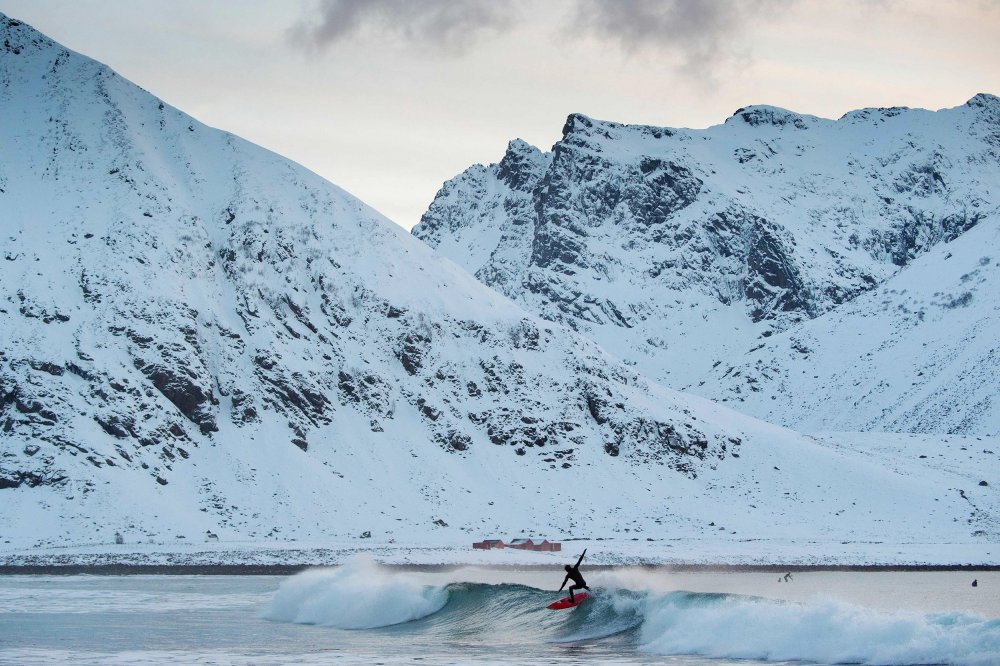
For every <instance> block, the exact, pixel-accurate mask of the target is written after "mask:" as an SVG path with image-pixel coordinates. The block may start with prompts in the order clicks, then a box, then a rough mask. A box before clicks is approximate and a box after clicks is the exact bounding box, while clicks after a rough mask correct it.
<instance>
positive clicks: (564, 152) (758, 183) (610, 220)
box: [414, 95, 1000, 386]
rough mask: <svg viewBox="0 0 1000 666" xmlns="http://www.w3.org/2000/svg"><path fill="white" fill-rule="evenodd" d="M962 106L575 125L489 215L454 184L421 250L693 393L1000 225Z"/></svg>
mask: <svg viewBox="0 0 1000 666" xmlns="http://www.w3.org/2000/svg"><path fill="white" fill-rule="evenodd" d="M995 100H996V98H995V97H993V96H991V95H983V96H977V97H976V98H973V101H971V102H970V104H971V105H973V106H975V107H976V108H977V109H979V108H982V109H987V110H988V109H991V108H993V107H994V106H995ZM966 108H967V107H960V108H956V109H946V110H942V111H938V112H930V111H925V110H910V109H906V108H902V107H895V108H886V109H861V110H858V111H853V112H850V113H848V114H845V116H844V117H843V118H842V119H841V120H840V121H837V122H835V121H831V120H823V119H819V118H816V117H814V116H809V115H802V114H797V113H794V112H792V111H788V110H785V109H781V108H778V107H773V106H751V107H746V108H744V109H740V110H739V111H737V113H736V114H734V115H733V117H731V118H730V119H728V120H727V121H726V122H725V123H724V124H723V125H720V126H715V127H710V128H708V129H706V130H700V131H699V130H672V129H667V128H651V127H648V126H640V125H623V124H619V123H613V122H608V121H599V120H594V119H592V118H589V117H587V116H584V115H581V114H574V115H571V116H570V117H569V119H568V120H567V123H566V127H565V128H564V132H565V136H564V138H563V140H562V141H560V142H558V143H557V144H556V145H555V146H554V147H553V150H552V152H551V153H550V154H548V160H547V162H544V163H543V162H540V161H539V162H535V163H534V165H536V166H537V167H538V170H537V171H536V170H534V169H533V170H532V175H531V177H530V178H525V179H523V180H520V181H518V188H519V189H518V190H517V194H516V196H515V195H514V192H513V190H511V189H510V188H509V187H506V186H505V188H502V189H497V188H495V187H492V186H491V185H490V183H491V182H493V181H496V180H497V179H498V172H499V167H498V166H497V165H491V166H490V167H487V169H486V171H485V172H478V175H477V178H478V180H477V181H476V182H477V191H478V192H480V193H483V195H484V196H486V201H483V200H482V199H479V200H477V205H478V206H479V208H477V209H476V210H471V209H468V208H466V209H462V207H461V206H458V205H451V203H454V202H458V201H459V200H460V199H461V194H460V193H459V191H460V190H461V185H460V183H461V182H466V181H465V176H462V177H459V178H457V179H455V181H452V183H450V184H449V185H446V187H445V188H443V189H442V192H441V194H440V195H439V197H438V198H436V199H435V202H434V203H433V204H432V205H431V208H430V209H429V210H428V214H427V215H426V216H425V217H424V223H423V224H422V225H421V226H420V227H418V228H415V229H414V234H415V235H417V236H418V237H420V238H421V239H424V240H426V241H427V242H428V243H430V244H431V245H432V246H433V247H436V248H438V249H439V250H440V251H442V252H444V253H445V254H448V255H449V256H453V257H456V260H459V259H458V258H459V257H461V258H462V259H461V260H462V261H465V264H464V265H465V266H466V267H467V269H468V270H469V271H470V272H473V273H475V274H476V276H477V277H479V279H481V280H482V281H484V282H485V283H486V284H488V285H490V286H492V287H494V288H496V289H498V290H500V291H502V292H503V293H504V294H506V295H508V296H509V297H511V298H513V299H515V300H517V301H518V302H519V303H521V304H522V305H524V306H525V307H527V308H528V309H530V310H532V311H534V312H536V313H538V314H540V315H542V316H543V317H545V318H547V319H550V320H553V321H558V322H563V323H566V324H568V325H569V326H571V327H573V328H575V329H576V330H578V331H580V332H581V333H582V334H584V335H587V336H589V337H591V338H592V339H594V340H596V341H597V342H598V343H599V344H601V345H602V346H604V347H605V348H607V349H609V350H611V351H612V352H613V353H615V354H617V355H619V356H621V357H622V358H624V359H626V361H627V362H628V363H632V364H635V366H636V367H640V368H642V369H643V371H644V372H646V373H647V374H649V375H651V376H653V377H655V378H657V379H659V380H661V381H664V382H666V383H668V384H674V385H680V386H692V385H694V386H697V385H698V382H699V381H701V380H702V379H703V377H705V376H706V373H708V372H709V371H710V370H711V369H712V367H713V366H716V365H717V364H720V363H721V362H722V361H721V359H724V358H727V357H729V356H730V355H733V354H736V355H739V354H742V353H744V352H745V350H746V349H748V348H752V347H754V346H755V345H756V344H759V342H757V341H758V340H759V339H766V338H767V337H768V336H772V335H776V334H779V333H781V332H783V331H791V330H793V329H795V328H796V327H798V326H800V325H802V324H803V323H804V322H806V321H809V320H812V319H815V318H818V317H822V316H824V315H825V314H826V313H828V312H831V311H833V310H835V309H837V308H838V307H840V306H842V305H844V304H846V303H848V302H850V301H852V300H854V299H855V298H857V297H858V296H860V295H862V294H864V293H867V292H870V291H872V290H874V289H875V288H877V287H878V286H879V285H881V284H882V283H884V282H885V281H886V280H888V279H890V278H892V277H893V276H894V275H895V274H896V273H897V272H899V271H900V269H904V268H906V267H908V266H909V265H910V264H911V263H912V262H913V261H914V260H915V259H916V258H918V257H920V256H921V255H923V254H924V253H926V252H928V251H929V250H931V249H932V248H934V247H936V246H937V245H939V244H941V243H948V242H952V241H954V240H955V239H956V238H958V237H960V236H961V235H962V234H964V233H967V232H968V231H969V230H970V229H972V228H974V227H975V226H976V225H978V224H980V223H981V222H982V221H983V220H985V219H988V217H989V216H990V215H991V214H992V212H993V211H995V210H997V208H998V203H997V202H998V195H1000V192H998V191H997V186H996V183H997V182H1000V165H998V163H997V161H996V157H995V155H996V132H995V131H994V130H991V129H990V127H986V126H984V125H983V124H982V122H981V121H980V122H974V123H970V121H969V116H970V114H968V113H966V112H965V109H966ZM977 117H980V116H977ZM981 117H983V118H987V121H986V122H992V121H989V120H988V119H989V118H990V117H991V116H990V115H989V114H987V115H985V116H981ZM734 130H738V131H734ZM695 139H697V140H695ZM970 164H975V165H976V168H969V166H968V165H970ZM456 188H457V190H456ZM491 192H492V193H495V195H490V194H486V193H491ZM446 194H447V196H445V195H446ZM446 202H450V203H449V206H450V207H449V208H448V215H447V218H446V219H447V224H448V226H449V227H450V228H451V229H453V230H454V231H453V232H452V233H449V234H442V235H440V236H439V237H436V238H435V237H432V235H431V234H428V233H426V230H425V226H424V225H427V226H426V228H427V229H433V228H434V227H435V225H437V224H441V223H442V222H443V221H444V219H445V218H439V217H438V216H437V214H436V213H435V211H436V210H437V209H438V207H439V206H442V205H444V204H445V203H446ZM484 210H488V211H490V213H489V215H483V214H482V213H481V211H484ZM436 220H437V221H436ZM487 229H504V230H505V231H504V232H503V233H502V234H497V233H493V232H490V231H487ZM515 230H516V231H515ZM528 233H531V234H532V235H531V237H530V242H529V241H527V240H525V236H526V234H528ZM476 258H481V261H477V260H476ZM687 340H697V341H698V344H697V346H698V347H699V350H700V351H699V352H698V353H696V354H693V353H691V351H690V345H688V344H685V342H686V341H687Z"/></svg>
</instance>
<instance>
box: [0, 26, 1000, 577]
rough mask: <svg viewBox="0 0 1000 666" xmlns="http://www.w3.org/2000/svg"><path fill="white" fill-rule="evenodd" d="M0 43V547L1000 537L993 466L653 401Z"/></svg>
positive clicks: (644, 387) (449, 271)
mask: <svg viewBox="0 0 1000 666" xmlns="http://www.w3.org/2000/svg"><path fill="white" fill-rule="evenodd" d="M0 33H2V39H0V44H2V47H0V109H2V110H3V113H2V114H0V150H2V154H3V159H2V160H0V225H2V238H3V261H2V262H0V285H2V291H0V298H2V300H0V328H2V330H3V336H2V337H0V518H2V520H0V543H2V544H9V545H3V546H0V550H2V549H4V548H24V547H31V546H70V547H71V546H73V545H74V544H76V545H79V544H80V543H86V542H99V543H100V542H103V543H108V542H110V541H111V539H112V537H113V535H114V534H115V533H121V534H122V535H123V537H124V538H125V539H126V541H128V542H134V541H135V540H138V539H141V540H147V539H148V540H154V541H157V542H160V543H162V542H164V541H173V540H174V539H179V538H182V539H184V540H185V541H188V540H192V539H197V540H201V539H202V538H203V536H204V535H205V534H206V533H208V532H212V533H214V534H218V535H219V536H220V538H221V539H222V540H223V541H224V542H225V541H233V540H253V541H258V542H260V541H268V540H271V541H273V540H285V541H287V540H294V539H309V540H311V541H313V542H322V541H323V540H330V539H351V538H357V537H359V536H360V535H362V534H363V533H370V535H371V537H370V538H371V542H376V541H377V542H382V543H385V542H387V541H389V540H406V541H409V542H415V543H462V544H465V543H468V541H469V540H470V538H472V537H475V538H480V537H483V536H488V535H493V534H497V535H500V536H510V535H511V534H525V535H528V534H543V535H546V536H553V537H557V538H558V537H564V536H569V535H574V536H590V537H597V536H606V537H610V538H638V535H639V534H641V535H642V536H643V538H646V539H658V540H660V539H665V538H667V537H671V538H680V537H687V538H692V539H699V538H709V539H713V540H716V541H718V540H722V541H723V542H726V541H727V540H729V541H733V542H735V541H737V540H744V539H747V538H752V539H761V540H765V541H766V540H768V539H774V540H778V541H780V542H781V543H783V544H786V545H787V543H788V541H789V539H792V538H794V539H802V540H803V541H804V542H805V541H813V542H815V543H821V544H826V545H825V546H822V547H819V550H820V551H821V552H831V551H837V552H841V551H843V550H844V549H843V548H842V547H841V545H840V544H841V543H842V542H844V541H850V542H852V543H859V542H871V541H883V540H885V539H886V538H887V535H888V538H889V539H890V540H893V541H896V542H908V543H913V542H920V543H923V544H928V543H929V544H950V545H951V546H950V547H956V548H958V545H961V547H960V548H958V550H956V551H954V552H957V553H959V554H960V555H958V557H966V556H968V557H973V558H979V559H982V558H987V559H988V558H989V555H988V553H986V551H985V550H983V549H984V548H986V549H988V548H989V547H990V546H989V544H991V543H995V542H996V540H997V539H998V538H1000V534H998V533H997V531H996V527H995V526H996V524H997V522H996V521H995V520H994V519H993V517H994V516H995V515H996V512H997V510H998V508H1000V501H998V498H997V496H996V495H997V494H996V492H995V491H994V490H993V488H994V487H996V484H994V485H993V486H990V485H986V486H979V485H978V480H979V479H978V468H979V467H981V464H980V463H984V462H990V461H992V460H993V458H992V455H993V454H992V453H989V452H984V453H982V454H977V455H980V456H981V458H982V460H980V459H977V465H976V466H975V467H974V466H972V464H971V463H970V465H969V466H966V467H960V468H958V469H948V470H941V469H939V468H938V467H936V466H934V465H931V464H928V463H926V462H925V461H922V460H916V459H914V460H908V461H906V463H905V464H902V466H901V467H893V466H890V465H886V464H885V463H884V460H883V459H882V458H879V457H873V456H872V455H871V454H870V452H858V451H856V450H855V449H853V448H851V447H849V446H846V445H845V444H844V443H843V442H841V441H839V440H835V441H834V442H833V443H829V442H821V441H819V440H815V439H812V438H808V437H804V436H802V435H799V434H797V433H795V432H792V431H789V430H785V429H782V428H779V427H775V426H771V425H768V424H766V423H763V422H760V421H757V420H755V419H752V418H748V417H745V416H742V415H741V414H739V413H737V412H733V411H731V410H729V409H728V408H726V407H723V406H719V405H716V404H714V403H711V402H709V401H706V400H704V399H701V398H696V397H691V396H688V395H684V394H682V393H678V392H675V391H672V390H669V389H666V388H663V387H661V386H659V385H658V384H656V383H655V382H653V381H650V380H649V379H647V378H646V377H645V376H644V375H642V374H640V373H639V372H636V371H635V370H634V369H632V368H629V367H627V366H625V365H623V364H621V363H620V362H619V361H617V360H615V359H614V358H613V357H611V356H608V355H607V354H606V353H605V352H604V351H603V350H602V349H601V348H599V347H598V346H596V345H595V344H594V343H592V342H590V341H588V340H587V339H585V338H583V337H581V336H579V335H577V334H575V333H573V332H572V331H569V330H568V329H566V328H563V327H562V326H560V325H558V324H554V323H550V322H548V321H545V320H543V319H540V318H538V317H536V316H534V315H531V314H528V313H527V312H526V311H524V310H522V309H521V308H520V307H519V306H517V305H515V304H514V303H512V302H511V301H510V300H508V299H507V298H505V297H503V296H501V295H499V294H497V293H496V292H493V291H491V290H490V289H488V288H486V287H485V286H483V285H482V284H480V283H479V282H478V281H476V280H475V279H474V278H473V277H472V276H471V275H469V274H468V273H466V272H464V271H463V270H462V269H461V268H460V267H459V266H457V265H456V264H454V263H452V262H451V261H450V260H448V259H445V258H444V257H443V256H441V255H440V254H437V253H435V252H433V251H432V250H431V249H430V248H428V247H427V246H426V245H425V244H423V243H421V242H420V241H418V240H417V239H415V238H413V237H411V236H409V235H408V234H406V233H405V232H403V231H401V230H400V229H399V228H397V227H396V226H395V225H393V224H392V223H390V222H389V221H388V220H386V219H385V218H383V217H382V216H380V215H379V214H378V213H376V212H375V211H373V210H371V209H370V208H368V207H367V206H365V205H364V204H362V203H361V202H359V201H358V200H356V199H354V198H353V197H351V196H350V195H348V194H347V193H345V192H343V191H342V190H340V189H339V188H337V187H335V186H333V185H331V184H330V183H328V182H326V181H324V180H322V179H321V178H319V177H318V176H316V175H315V174H312V173H310V172H309V171H307V170H306V169H304V168H302V167H300V166H298V165H296V164H294V163H292V162H290V161H288V160H286V159H284V158H281V157H280V156H277V155H275V154H273V153H270V152H268V151H266V150H263V149H261V148H259V147H257V146H254V145H251V144H249V143H247V142H245V141H243V140H240V139H239V138H237V137H234V136H232V135H230V134H227V133H225V132H222V131H218V130H214V129H211V128H209V127H206V126H204V125H202V124H201V123H199V122H197V121H196V120H194V119H192V118H191V117H189V116H187V115H185V114H184V113H182V112H180V111H179V110H177V109H174V108H172V107H170V106H169V105H167V104H165V103H163V102H161V101H160V100H158V99H156V98H155V97H153V96H152V95H150V94H148V93H147V92H145V91H143V90H141V89H140V88H138V87H136V86H135V85H133V84H131V83H129V82H128V81H125V80H123V79H122V78H121V77H119V76H117V75H116V74H115V73H114V72H112V71H111V70H109V69H108V68H106V67H104V66H103V65H101V64H99V63H97V62H94V61H92V60H90V59H88V58H85V57H83V56H80V55H78V54H75V53H73V52H71V51H68V50H66V49H65V48H62V47H61V46H59V45H58V44H55V43H53V42H52V41H50V40H49V39H47V38H45V37H44V36H42V35H40V34H39V33H37V32H36V31H34V30H33V29H31V28H30V27H28V26H26V25H24V24H22V23H19V22H18V21H15V20H13V19H9V18H7V17H3V16H0ZM956 488H959V489H961V491H962V492H961V494H960V493H959V492H956V490H955V489H956ZM873 489H877V490H875V491H873ZM970 503H972V504H973V505H974V507H975V511H974V513H973V514H972V517H971V518H970V517H969V515H970V513H969V512H970V508H969V506H970ZM929 527H930V530H929V531H928V528H929ZM364 543H369V542H364ZM852 548H853V546H852ZM852 552H853V551H852ZM860 552H862V555H861V556H860V557H863V556H864V555H863V553H864V551H863V549H862V551H860ZM970 553H971V554H970Z"/></svg>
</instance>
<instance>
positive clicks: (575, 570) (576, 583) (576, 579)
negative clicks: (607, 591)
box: [559, 548, 590, 603]
mask: <svg viewBox="0 0 1000 666" xmlns="http://www.w3.org/2000/svg"><path fill="white" fill-rule="evenodd" d="M586 554H587V549H586V548H584V549H583V552H582V553H581V554H580V559H578V560H577V561H576V564H574V565H573V566H570V565H568V564H567V565H566V566H565V567H563V568H564V569H566V577H565V578H563V582H562V585H560V586H559V591H560V592H561V591H562V589H563V588H564V587H566V583H568V582H569V581H570V580H572V581H573V585H570V586H569V601H570V603H576V600H575V599H574V598H573V590H589V589H590V588H589V587H587V581H585V580H584V579H583V576H581V575H580V562H583V556H584V555H586Z"/></svg>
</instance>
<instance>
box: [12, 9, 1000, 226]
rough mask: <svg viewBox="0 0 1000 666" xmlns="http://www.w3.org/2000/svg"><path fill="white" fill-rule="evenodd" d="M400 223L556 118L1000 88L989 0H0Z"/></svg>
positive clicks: (539, 138)
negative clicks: (450, 183) (449, 183)
mask: <svg viewBox="0 0 1000 666" xmlns="http://www.w3.org/2000/svg"><path fill="white" fill-rule="evenodd" d="M0 12H3V13H5V14H7V15H8V16H11V17H13V18H17V19H20V20H22V21H25V22H27V23H29V24H31V25H32V26H34V27H35V28H37V29H38V30H40V31H42V32H43V33H45V34H47V35H48V36H49V37H51V38H53V39H55V40H56V41H58V42H60V43H62V44H63V45H64V46H67V47H68V48H71V49H73V50H76V51H79V52H81V53H83V54H84V55H87V56H90V57H92V58H94V59H96V60H99V61H101V62H103V63H105V64H107V65H109V66H110V67H112V68H113V69H115V70H116V71H117V72H118V73H119V74H121V75H123V76H125V77H126V78H128V79H129V80H131V81H133V82H135V83H137V84H138V85H140V86H142V87H143V88H145V89H146V90H149V91H150V92H152V93H153V94H155V95H157V96H158V97H160V98H162V99H163V100H165V101H166V102H168V103H170V104H172V105H174V106H176V107H178V108H180V109H181V110H183V111H185V112H187V113H189V114H190V115H192V116H194V117H195V118H197V119H199V120H201V121H202V122H204V123H206V124H208V125H211V126H213V127H217V128H220V129H224V130H227V131H230V132H233V133H234V134H237V135H239V136H241V137H243V138H245V139H248V140H250V141H253V142H254V143H257V144H259V145H262V146H264V147H266V148H269V149H270V150H273V151H275V152H277V153H280V154H281V155H284V156H285V157H288V158H290V159H292V160H295V161H296V162H298V163H300V164H302V165H304V166H306V167H307V168H309V169H311V170H312V171H315V172H316V173H318V174H320V175H321V176H323V177H324V178H326V179H328V180H330V181H331V182H333V183H335V184H337V185H339V186H340V187H342V188H344V189H346V190H347V191H349V192H351V193H352V194H354V195H355V196H357V197H359V198H360V199H362V200H363V201H365V202H366V203H367V204H369V205H371V206H373V207H374V208H376V209H377V210H379V211H380V212H382V213H383V214H385V215H386V216H388V217H389V218H390V219H392V220H393V221H394V222H396V223H397V224H399V225H400V226H402V227H404V228H407V229H409V228H410V227H412V226H413V225H414V224H416V223H417V222H418V221H419V220H420V216H421V215H422V213H423V212H424V211H425V210H426V209H427V207H428V205H429V204H430V202H431V201H432V200H433V198H434V195H435V193H436V192H437V190H438V189H439V188H440V187H441V185H442V183H443V182H444V181H446V180H448V179H450V178H452V177H453V176H455V175H457V174H458V173H460V172H461V171H462V170H464V169H466V168H467V167H469V166H471V165H472V164H476V163H481V164H489V163H493V162H497V161H499V160H500V159H501V158H502V157H503V154H504V151H505V149H506V146H507V143H508V141H510V140H511V139H514V138H521V139H524V140H525V141H527V142H529V143H531V144H533V145H535V146H538V147H539V148H541V149H543V150H548V149H549V148H550V147H551V146H552V144H553V143H555V142H556V141H558V140H559V138H560V137H561V130H562V126H563V124H564V122H565V120H566V117H567V116H568V115H569V114H571V113H583V114H586V115H589V116H592V117H595V118H600V119H603V120H613V121H617V122H623V123H640V124H648V125H658V126H664V127H690V128H704V127H708V126H711V125H717V124H719V123H722V122H724V121H725V119H726V118H727V117H729V116H730V115H732V113H733V112H734V111H736V110H737V109H738V108H741V107H745V106H748V105H751V104H771V105H774V106H780V107H784V108H787V109H791V110H793V111H797V112H799V113H808V114H812V115H817V116H821V117H825V118H838V117H840V116H841V115H843V114H844V113H846V112H847V111H850V110H853V109H858V108H863V107H878V106H909V107H921V108H927V109H940V108H948V107H954V106H959V105H961V104H963V103H965V102H966V101H967V100H968V99H969V98H970V97H972V96H973V95H975V94H976V93H980V92H987V93H992V94H998V95H1000V38H998V37H997V36H998V35H1000V0H950V1H941V0H933V1H932V0H836V1H828V0H546V1H544V2H538V1H535V0H212V1H211V2H205V1H203V0H0Z"/></svg>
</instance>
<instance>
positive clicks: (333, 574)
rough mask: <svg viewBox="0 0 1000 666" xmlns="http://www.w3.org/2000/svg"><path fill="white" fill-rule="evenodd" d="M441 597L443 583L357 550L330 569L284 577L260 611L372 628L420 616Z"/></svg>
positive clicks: (279, 617)
mask: <svg viewBox="0 0 1000 666" xmlns="http://www.w3.org/2000/svg"><path fill="white" fill-rule="evenodd" d="M447 601H448V591H447V589H446V588H445V587H444V586H441V585H437V586H435V585H427V584H425V583H424V582H423V581H422V578H421V577H420V575H419V574H407V573H399V572H394V571H390V570H388V569H386V568H384V567H382V566H380V565H379V564H378V563H377V562H375V561H374V560H373V559H371V558H370V557H368V556H362V555H359V556H356V557H353V558H351V559H350V560H349V561H348V562H347V563H346V564H344V565H343V566H342V567H338V568H336V569H313V570H309V571H304V572H302V573H300V574H297V575H295V576H293V577H291V578H289V579H288V580H287V581H285V582H284V583H282V585H281V587H280V588H279V589H278V591H277V592H276V593H275V595H274V599H272V601H271V604H270V606H269V607H268V608H267V610H265V611H264V613H263V617H264V618H265V619H268V620H276V621H280V622H296V623H299V624H318V625H321V626H325V627H337V628H339V629H373V628H375V627H386V626H389V625H392V624H400V623H402V622H409V621H411V620H416V619H419V618H421V617H425V616H427V615H430V614H431V613H435V612H437V611H438V610H440V609H441V608H442V607H443V606H444V605H445V603H447Z"/></svg>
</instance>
